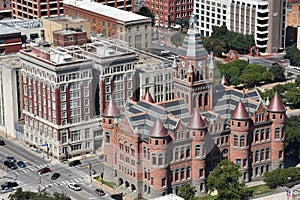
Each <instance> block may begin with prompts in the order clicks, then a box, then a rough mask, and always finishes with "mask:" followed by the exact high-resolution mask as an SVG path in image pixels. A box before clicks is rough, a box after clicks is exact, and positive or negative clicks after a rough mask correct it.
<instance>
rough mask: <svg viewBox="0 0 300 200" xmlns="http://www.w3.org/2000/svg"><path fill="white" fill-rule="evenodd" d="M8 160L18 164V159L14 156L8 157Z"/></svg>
mask: <svg viewBox="0 0 300 200" xmlns="http://www.w3.org/2000/svg"><path fill="white" fill-rule="evenodd" d="M6 159H7V160H8V161H10V162H16V159H15V158H14V157H13V156H7V157H6Z"/></svg>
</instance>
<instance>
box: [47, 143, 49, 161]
mask: <svg viewBox="0 0 300 200" xmlns="http://www.w3.org/2000/svg"><path fill="white" fill-rule="evenodd" d="M47 159H48V160H49V144H48V143H47Z"/></svg>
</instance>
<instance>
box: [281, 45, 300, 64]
mask: <svg viewBox="0 0 300 200" xmlns="http://www.w3.org/2000/svg"><path fill="white" fill-rule="evenodd" d="M285 51H286V57H287V58H288V59H289V60H290V62H291V65H293V66H300V50H299V49H298V48H297V46H296V45H293V46H290V47H288V48H286V50H285Z"/></svg>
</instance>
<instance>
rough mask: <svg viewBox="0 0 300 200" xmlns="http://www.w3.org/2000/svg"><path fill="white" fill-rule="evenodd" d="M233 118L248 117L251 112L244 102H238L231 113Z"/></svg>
mask: <svg viewBox="0 0 300 200" xmlns="http://www.w3.org/2000/svg"><path fill="white" fill-rule="evenodd" d="M231 118H233V119H248V118H249V114H248V112H247V110H246V108H245V106H244V104H243V102H241V101H240V102H238V104H237V105H236V107H235V109H234V111H233V112H232V114H231Z"/></svg>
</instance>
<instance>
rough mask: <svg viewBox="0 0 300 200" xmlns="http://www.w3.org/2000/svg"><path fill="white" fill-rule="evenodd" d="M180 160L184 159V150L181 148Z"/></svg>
mask: <svg viewBox="0 0 300 200" xmlns="http://www.w3.org/2000/svg"><path fill="white" fill-rule="evenodd" d="M180 159H184V148H183V147H182V148H181V150H180Z"/></svg>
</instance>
